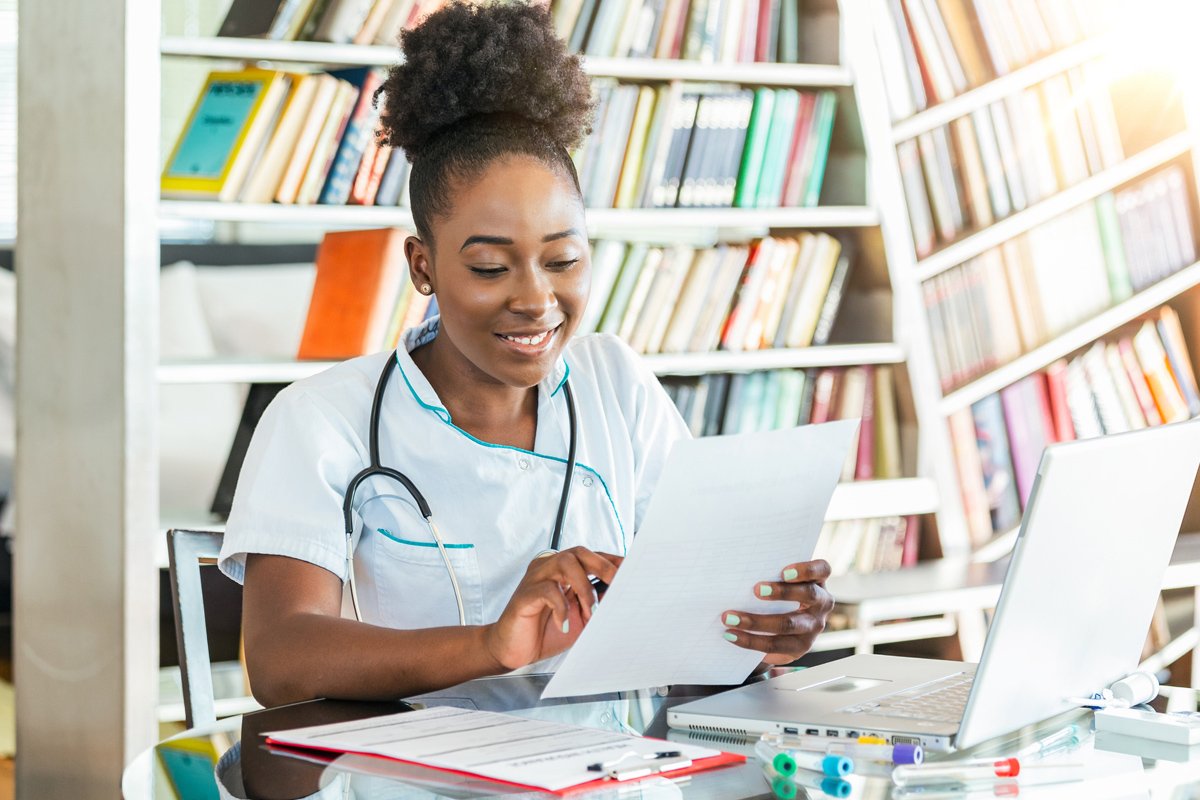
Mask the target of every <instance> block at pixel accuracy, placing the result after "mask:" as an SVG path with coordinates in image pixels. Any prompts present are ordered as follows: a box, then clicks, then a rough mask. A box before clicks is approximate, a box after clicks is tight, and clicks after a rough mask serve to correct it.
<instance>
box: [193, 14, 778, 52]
mask: <svg viewBox="0 0 1200 800" xmlns="http://www.w3.org/2000/svg"><path fill="white" fill-rule="evenodd" d="M445 4H446V0H233V3H232V4H231V5H230V7H229V11H228V12H226V14H225V18H224V20H223V21H222V23H221V27H220V30H219V31H218V33H217V35H218V36H233V37H242V38H260V39H275V40H284V41H314V42H335V43H338V44H361V45H368V44H381V45H388V44H396V43H397V41H398V39H399V36H400V32H401V31H403V30H405V29H407V28H411V27H413V26H415V25H416V24H417V23H418V22H420V20H422V19H424V18H425V17H426V16H428V15H429V14H431V13H433V12H434V11H437V10H438V9H439V8H441V7H442V6H444V5H445ZM801 5H802V4H801V0H775V2H765V1H764V0H553V2H552V3H551V13H552V15H553V17H554V25H555V27H556V28H557V30H558V32H559V35H560V36H562V38H563V39H565V40H566V41H567V43H568V47H569V48H570V49H571V51H572V52H577V53H582V54H584V55H589V56H616V57H620V58H682V59H687V60H694V61H702V62H706V63H730V62H747V61H774V62H783V63H788V64H795V63H798V62H799V61H800V29H801V25H802V22H801V19H800V10H801Z"/></svg>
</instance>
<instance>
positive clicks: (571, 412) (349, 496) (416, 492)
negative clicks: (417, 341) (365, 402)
mask: <svg viewBox="0 0 1200 800" xmlns="http://www.w3.org/2000/svg"><path fill="white" fill-rule="evenodd" d="M395 369H396V357H395V356H394V355H393V356H390V357H389V358H388V360H387V363H386V364H385V365H384V367H383V370H382V371H381V372H380V375H379V381H378V383H376V385H375V396H374V397H373V398H372V401H371V420H370V428H369V431H368V437H367V440H368V450H369V458H370V463H369V464H368V465H367V466H366V467H365V468H363V469H362V470H360V471H359V472H358V473H357V474H356V475H355V476H354V477H353V478H351V479H350V482H349V483H348V484H347V485H346V493H345V495H344V497H343V499H342V521H343V523H344V525H345V535H346V583H347V584H348V585H349V587H350V606H351V608H352V609H353V611H354V618H355V619H356V620H358V621H359V622H362V609H361V607H360V605H359V602H358V585H357V581H355V579H354V497H355V494H356V493H357V491H358V488H359V487H360V486H361V485H362V484H363V482H364V481H366V479H367V478H370V477H371V476H373V475H381V476H383V477H385V478H391V479H392V480H394V481H396V482H397V483H399V484H401V485H402V486H404V488H405V489H406V490H408V493H409V495H411V496H412V498H413V500H414V501H415V502H416V504H417V510H418V511H420V513H421V516H422V517H424V518H425V524H426V525H427V526H428V527H429V533H430V536H431V537H432V538H433V541H434V544H435V545H437V548H438V552H439V553H440V554H441V557H442V563H443V564H445V566H446V572H447V574H448V575H449V576H450V585H451V588H453V590H454V600H455V602H456V603H457V604H458V624H459V625H466V624H467V615H466V609H465V608H464V606H463V597H462V589H461V587H460V586H459V583H458V575H457V573H455V571H454V565H453V564H452V563H451V561H450V554H449V553H448V552H447V550H446V545H445V543H444V542H443V541H442V535H441V531H439V530H438V527H437V524H436V523H435V522H434V521H433V511H432V510H431V509H430V507H429V503H428V502H427V501H426V500H425V495H424V494H422V493H421V490H420V489H418V488H417V485H416V484H415V483H413V481H412V480H411V479H410V478H409V477H408V476H407V475H405V474H404V473H403V472H400V471H399V470H397V469H393V468H392V467H385V466H383V464H382V462H381V460H380V457H379V428H380V418H381V417H382V415H383V396H384V392H385V391H386V389H387V384H388V380H389V379H390V378H391V376H392V372H393V371H394V370H395ZM562 388H563V394H564V396H565V397H566V400H567V420H568V425H569V431H570V436H569V440H568V444H567V465H566V471H565V474H564V476H563V487H562V492H561V494H560V496H559V499H558V510H557V513H556V514H555V517H554V529H553V533H552V534H551V537H550V550H551V551H552V552H557V550H558V546H559V542H560V541H561V540H562V529H563V525H564V523H565V520H566V515H567V504H568V502H569V500H570V497H571V483H572V477H573V476H574V474H575V452H576V444H577V439H578V436H577V427H578V426H577V420H576V413H575V397H574V395H573V394H572V393H571V386H570V384H569V383H568V382H567V380H566V379H565V378H564V379H563V384H562Z"/></svg>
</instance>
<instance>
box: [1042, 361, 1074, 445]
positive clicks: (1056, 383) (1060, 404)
mask: <svg viewBox="0 0 1200 800" xmlns="http://www.w3.org/2000/svg"><path fill="white" fill-rule="evenodd" d="M1046 391H1047V393H1048V394H1049V398H1050V417H1051V419H1052V421H1053V425H1052V427H1051V429H1052V430H1053V431H1054V441H1056V442H1069V441H1071V440H1073V439H1074V438H1075V423H1073V422H1072V421H1071V407H1070V406H1069V405H1067V362H1066V361H1064V360H1063V359H1059V360H1058V361H1055V362H1054V363H1053V364H1051V365H1050V366H1049V367H1047V368H1046Z"/></svg>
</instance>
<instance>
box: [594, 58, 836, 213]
mask: <svg viewBox="0 0 1200 800" xmlns="http://www.w3.org/2000/svg"><path fill="white" fill-rule="evenodd" d="M836 108H837V95H836V94H834V93H833V92H831V91H821V92H800V91H797V90H795V89H756V90H750V89H743V90H720V91H713V92H710V91H703V92H702V91H691V90H688V89H686V88H685V87H684V86H683V85H682V84H680V83H678V82H676V83H671V84H668V85H662V86H658V87H652V86H644V85H643V86H638V85H632V84H617V83H614V82H604V83H601V84H600V85H599V87H598V91H597V107H596V121H595V124H594V126H593V129H592V132H591V134H590V135H589V136H588V138H587V139H586V140H585V141H584V143H583V145H582V146H581V147H580V149H579V151H578V152H577V153H576V154H575V160H576V166H577V167H578V170H579V175H580V178H581V180H582V182H583V187H582V188H583V194H584V202H585V203H586V204H587V205H588V206H589V207H591V208H608V207H613V208H671V207H681V208H695V207H726V208H728V207H731V206H732V207H738V208H755V207H757V208H764V207H778V206H815V205H816V204H817V201H818V199H819V197H820V192H821V183H822V181H823V179H824V175H825V164H826V161H827V159H828V155H829V146H830V139H831V137H832V132H833V122H834V115H835V111H836Z"/></svg>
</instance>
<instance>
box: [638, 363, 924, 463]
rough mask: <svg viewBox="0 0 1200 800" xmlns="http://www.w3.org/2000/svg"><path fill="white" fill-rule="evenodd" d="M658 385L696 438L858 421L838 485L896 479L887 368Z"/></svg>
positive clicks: (896, 440)
mask: <svg viewBox="0 0 1200 800" xmlns="http://www.w3.org/2000/svg"><path fill="white" fill-rule="evenodd" d="M662 384H663V388H665V389H666V391H667V394H668V395H670V397H671V399H672V400H674V402H675V405H676V406H677V407H678V408H679V413H680V415H681V416H682V417H683V419H684V422H686V423H687V425H688V428H689V429H690V430H691V432H692V434H693V435H694V436H715V435H717V434H732V433H751V432H754V431H767V430H777V429H781V428H791V427H795V426H797V425H806V424H811V423H821V422H828V421H830V420H835V419H855V418H861V419H862V424H861V425H860V426H859V429H858V433H857V434H856V437H857V438H856V440H855V444H854V445H853V446H852V447H851V452H850V456H849V457H848V458H847V460H846V463H845V465H844V467H843V470H842V480H844V481H850V480H871V479H877V478H878V479H883V478H899V477H900V476H901V460H900V428H899V422H898V418H897V412H896V387H895V378H894V376H893V374H892V369H891V367H888V366H886V365H885V366H871V365H866V366H852V367H827V368H822V369H809V370H799V369H781V370H761V371H757V372H745V373H735V374H732V375H730V374H724V373H711V374H708V375H703V376H700V377H693V378H664V379H663V380H662Z"/></svg>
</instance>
